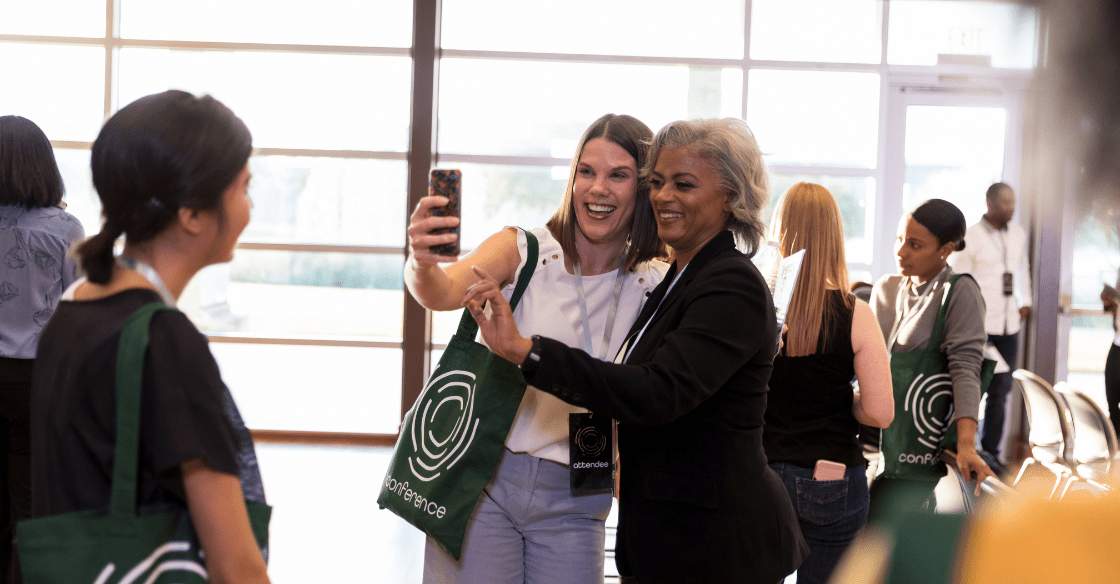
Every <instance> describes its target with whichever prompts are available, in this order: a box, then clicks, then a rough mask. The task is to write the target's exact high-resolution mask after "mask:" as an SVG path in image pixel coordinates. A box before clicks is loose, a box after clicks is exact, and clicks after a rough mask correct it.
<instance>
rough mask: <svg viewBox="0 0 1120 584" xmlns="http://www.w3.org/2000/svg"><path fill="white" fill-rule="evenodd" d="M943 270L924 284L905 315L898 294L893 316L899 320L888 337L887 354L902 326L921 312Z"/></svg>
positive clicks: (900, 295) (902, 300)
mask: <svg viewBox="0 0 1120 584" xmlns="http://www.w3.org/2000/svg"><path fill="white" fill-rule="evenodd" d="M946 267H947V266H946ZM945 269H946V268H942V269H941V271H940V272H938V273H937V275H936V276H934V277H933V278H931V279H930V280H929V281H928V282H926V289H925V291H923V292H922V295H921V296H919V297H918V301H917V302H915V303H914V306H911V307H910V310H907V311H905V313H903V310H902V307H903V305H904V303H905V298H903V295H902V294H901V292H900V293H899V295H898V299H897V300H896V301H895V309H894V311H895V314H901V318H899V320H898V322H896V323H895V325H894V330H892V331H891V336H890V339H888V341H889V342H888V343H887V351H888V352H890V351H891V350H892V349H893V347H894V342H895V340H897V339H898V333H899V332H901V331H902V326H903V325H905V324H906V323H907V322H908V321H910V319H912V318H914V316H915V315H917V314H918V312H920V311H921V309H922V304H924V303H925V300H926V297H927V296H929V293H930V290H933V285H934V283H935V282H936V281H937V280H939V279H940V278H941V274H944V273H945ZM907 281H908V283H909V282H913V280H910V279H909V278H907Z"/></svg>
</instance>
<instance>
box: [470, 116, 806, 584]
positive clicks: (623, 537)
mask: <svg viewBox="0 0 1120 584" xmlns="http://www.w3.org/2000/svg"><path fill="white" fill-rule="evenodd" d="M649 158H650V161H649V163H647V165H646V168H645V169H644V170H643V174H644V175H645V176H646V177H648V180H649V184H650V200H651V202H652V204H653V209H654V211H655V212H656V217H657V233H658V235H659V236H660V237H661V240H662V241H664V242H665V243H666V244H667V245H669V246H670V247H671V248H672V249H673V264H672V266H671V267H670V268H669V272H668V274H667V275H666V277H665V278H666V279H665V281H663V282H662V283H661V285H659V286H658V287H657V289H656V290H654V292H653V294H652V295H651V296H650V299H649V302H648V303H647V304H646V307H645V308H644V309H643V310H642V312H641V314H640V315H639V317H638V320H637V321H636V322H635V323H634V326H632V327H631V328H630V332H629V334H627V335H626V336H627V339H626V344H625V345H624V347H623V351H622V353H621V354H620V355H619V357H620V358H619V360H618V362H617V363H605V362H603V361H600V360H598V359H595V358H594V357H592V356H590V355H588V354H587V353H585V352H584V351H581V350H579V349H576V348H571V347H569V346H567V345H565V344H564V343H562V342H558V341H557V340H556V339H551V338H547V337H545V336H543V335H533V336H532V337H531V338H526V337H524V336H522V334H521V330H519V329H520V327H519V326H518V325H517V323H516V318H514V317H513V314H512V313H511V311H510V308H509V302H508V301H507V299H506V298H505V297H504V296H502V294H500V289H499V286H498V283H497V281H495V279H493V278H490V277H486V272H485V270H484V269H483V268H482V267H476V268H475V270H476V272H477V273H478V274H479V275H480V276H483V281H482V282H481V283H480V284H478V285H477V286H475V287H474V288H473V289H472V290H471V291H470V293H469V294H468V296H467V297H466V299H465V300H466V306H467V307H468V308H469V309H470V311H471V315H472V316H473V317H474V319H475V321H476V322H478V324H479V330H480V331H481V332H482V335H483V338H485V339H486V341H487V343H488V344H489V346H490V347H491V349H492V350H493V351H494V352H495V353H496V354H497V355H499V356H501V357H503V358H504V359H506V360H508V361H510V362H513V363H519V364H520V365H521V370H522V372H523V373H524V374H525V378H526V379H527V380H528V382H529V383H530V384H531V385H534V386H536V387H539V388H541V389H542V390H543V391H547V392H549V393H551V394H553V395H555V396H557V397H559V398H560V399H563V400H564V401H566V402H568V403H571V404H576V405H579V406H581V407H586V408H588V409H589V410H591V411H592V412H595V414H596V415H604V416H610V417H612V418H615V419H617V420H618V446H619V457H621V459H622V460H625V461H626V471H625V472H624V473H622V474H621V477H620V489H619V496H618V504H619V515H618V537H617V543H616V546H615V550H616V555H615V561H616V563H617V564H618V572H619V574H620V575H621V576H622V582H623V583H625V584H632V583H635V582H636V583H640V584H660V583H665V584H680V583H685V582H703V583H705V584H721V583H727V584H732V583H736V584H738V583H742V582H760V583H767V584H769V583H773V582H780V581H781V580H782V579H783V578H784V577H785V576H787V575H788V574H790V573H791V572H793V571H794V569H796V568H797V566H798V565H799V564H800V563H801V561H802V559H803V558H804V557H805V555H806V553H807V551H808V550H807V549H806V547H805V543H804V541H803V540H802V538H801V534H800V532H799V531H798V528H797V517H796V515H795V514H794V510H793V506H792V505H791V504H790V500H789V497H788V496H787V495H786V492H785V489H784V488H783V487H782V482H781V479H779V478H778V476H777V474H776V473H774V471H773V470H771V469H770V468H769V467H768V466H767V465H766V455H765V453H764V452H763V448H762V418H763V412H764V411H765V409H766V393H767V388H766V380H767V379H769V377H770V371H771V369H772V366H773V360H774V353H775V352H776V349H777V347H778V327H777V321H776V319H775V317H774V303H773V301H772V300H771V298H770V293H769V290H768V289H767V287H766V281H765V280H764V279H763V277H762V274H761V273H759V271H758V269H757V268H755V266H754V264H753V263H752V262H751V259H750V257H751V255H753V254H754V252H755V250H756V249H757V247H758V245H759V243H760V237H761V235H762V231H763V227H764V223H763V221H762V218H761V217H760V211H761V209H762V208H764V207H765V206H766V200H767V199H768V197H769V189H768V179H767V173H766V167H765V165H764V164H763V161H762V152H761V150H759V148H758V143H757V142H756V141H755V139H754V135H753V134H751V131H750V129H749V128H748V127H747V125H746V123H745V122H743V121H742V120H738V119H731V118H727V119H721V120H688V121H678V122H672V123H670V124H669V125H667V126H665V127H664V128H662V129H661V131H659V132H658V133H657V136H655V137H654V139H653V144H652V146H651V148H650V154H649ZM736 241H738V243H739V244H740V245H741V246H742V247H743V248H744V249H745V250H747V252H746V253H744V252H741V251H739V249H737V247H736ZM748 254H749V255H748ZM487 303H489V304H490V307H491V309H492V310H491V313H490V314H492V316H490V315H488V314H487V312H486V311H484V309H483V306H484V305H485V304H487Z"/></svg>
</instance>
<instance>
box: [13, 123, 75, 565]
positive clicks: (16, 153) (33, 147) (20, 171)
mask: <svg viewBox="0 0 1120 584" xmlns="http://www.w3.org/2000/svg"><path fill="white" fill-rule="evenodd" d="M64 192H65V188H64V186H63V183H62V174H61V173H60V172H59V171H58V165H57V164H56V163H55V160H54V149H53V148H51V141H50V140H48V139H47V135H46V134H44V133H43V131H42V130H40V129H39V126H37V125H35V122H32V121H31V120H29V119H27V118H22V117H20V116H0V254H3V256H4V259H3V261H0V325H2V326H0V583H3V582H7V583H15V582H20V578H19V570H18V569H17V568H16V563H15V561H14V560H13V558H14V556H13V554H12V534H13V530H14V528H15V525H16V521H19V520H21V519H27V518H28V517H30V516H31V467H30V466H29V465H30V460H31V444H30V440H31V431H30V429H29V428H28V421H29V416H30V415H31V408H30V405H29V403H30V401H29V400H30V399H31V368H32V365H33V364H34V362H35V361H34V359H35V353H36V349H37V347H38V346H39V336H40V335H42V334H43V327H44V326H45V325H46V324H47V321H48V320H50V317H51V314H53V313H54V309H55V306H56V305H57V304H58V300H59V298H60V297H61V296H62V291H63V290H65V289H66V287H67V286H69V285H70V284H71V283H72V282H74V280H75V278H77V274H78V270H77V265H76V264H75V263H74V259H73V257H72V256H71V255H69V253H68V252H69V250H70V247H71V246H72V245H73V244H75V243H77V242H79V241H81V240H82V239H84V238H85V232H84V231H83V230H82V224H81V223H79V222H78V220H77V219H75V218H74V216H73V215H71V214H69V213H67V212H66V211H64V210H63V209H64V208H65V207H66V205H65V203H63V202H62V195H63V194H64Z"/></svg>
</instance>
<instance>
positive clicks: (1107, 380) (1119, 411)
mask: <svg viewBox="0 0 1120 584" xmlns="http://www.w3.org/2000/svg"><path fill="white" fill-rule="evenodd" d="M1104 396H1105V399H1107V400H1108V417H1109V418H1111V419H1112V426H1113V427H1114V428H1116V434H1117V435H1120V406H1117V402H1120V347H1118V346H1116V345H1112V347H1111V348H1109V350H1108V359H1106V360H1105V362H1104Z"/></svg>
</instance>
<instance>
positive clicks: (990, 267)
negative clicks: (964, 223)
mask: <svg viewBox="0 0 1120 584" xmlns="http://www.w3.org/2000/svg"><path fill="white" fill-rule="evenodd" d="M987 199H988V200H987V203H988V212H987V213H985V214H984V217H983V218H981V219H980V221H979V222H978V223H976V224H975V225H973V226H972V227H969V228H968V232H967V233H966V234H965V242H966V243H967V245H966V246H965V249H964V250H962V251H960V252H957V253H955V254H953V255H952V256H950V259H949V261H950V263H951V264H952V266H953V271H955V272H958V273H969V274H972V277H973V278H975V279H976V282H977V283H978V284H979V285H980V292H981V293H982V294H983V296H984V303H985V304H986V305H987V314H986V315H985V317H984V328H985V329H986V330H987V333H988V342H989V343H991V344H992V345H994V346H995V348H996V350H997V351H999V354H1000V356H1001V357H1003V360H1004V361H1005V362H1007V366H1008V368H1009V370H1008V371H1007V372H1004V373H997V374H996V375H995V377H993V378H992V383H991V386H989V387H988V402H987V406H986V407H985V408H984V424H983V427H982V428H981V432H980V446H981V448H983V449H984V450H986V451H988V452H989V453H991V454H992V455H993V456H996V457H997V459H998V458H999V442H1000V438H1001V437H1002V436H1003V423H1004V417H1005V414H1004V408H1005V406H1006V403H1007V393H1008V391H1009V390H1010V389H1011V371H1013V370H1014V369H1015V367H1016V364H1017V361H1016V360H1017V359H1018V352H1019V329H1020V323H1021V322H1022V321H1025V320H1026V319H1027V317H1028V316H1029V315H1030V313H1031V298H1032V292H1031V276H1030V262H1029V259H1028V258H1027V234H1026V232H1025V231H1024V230H1023V228H1022V227H1020V226H1019V225H1013V224H1011V223H1009V222H1010V221H1011V218H1012V216H1014V215H1015V191H1014V190H1012V189H1011V187H1010V186H1008V185H1006V184H1004V183H995V184H993V185H992V186H990V187H988V192H987Z"/></svg>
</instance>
